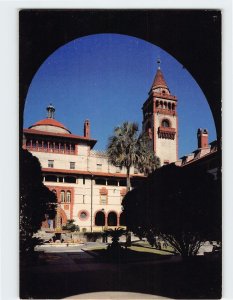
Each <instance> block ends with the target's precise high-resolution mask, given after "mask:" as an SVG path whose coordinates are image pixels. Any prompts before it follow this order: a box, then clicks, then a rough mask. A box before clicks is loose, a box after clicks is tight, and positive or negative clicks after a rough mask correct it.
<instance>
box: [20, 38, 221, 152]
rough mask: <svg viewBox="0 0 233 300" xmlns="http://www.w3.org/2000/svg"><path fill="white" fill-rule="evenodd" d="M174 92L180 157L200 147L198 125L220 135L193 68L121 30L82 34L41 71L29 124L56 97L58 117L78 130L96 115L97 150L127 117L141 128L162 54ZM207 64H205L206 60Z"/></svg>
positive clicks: (31, 94) (29, 105)
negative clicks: (158, 60)
mask: <svg viewBox="0 0 233 300" xmlns="http://www.w3.org/2000/svg"><path fill="white" fill-rule="evenodd" d="M158 57H160V59H161V70H162V72H163V74H164V77H165V80H166V82H167V84H168V86H169V89H170V91H171V93H172V94H173V95H176V96H177V98H178V117H179V157H181V156H183V155H185V154H188V153H190V152H192V151H193V150H195V149H196V148H197V138H196V132H197V129H198V128H207V129H208V131H209V141H212V140H215V139H216V131H215V125H214V121H213V117H212V114H211V111H210V108H209V105H208V103H207V101H206V98H205V96H204V94H203V92H202V90H201V89H200V87H199V86H198V84H197V83H196V82H195V80H194V79H193V77H192V76H191V75H190V73H189V72H188V70H186V69H185V68H183V66H182V65H181V64H180V63H179V62H178V61H177V60H176V59H175V58H173V57H172V56H171V55H169V54H168V53H167V52H165V51H163V50H162V49H161V48H159V47H157V46H155V45H153V44H150V43H148V42H145V41H144V40H141V39H137V38H134V37H130V36H126V35H119V34H97V35H90V36H86V37H83V38H79V39H76V40H74V41H72V42H70V43H68V44H66V45H64V46H62V47H60V48H59V49H57V50H56V51H55V52H54V53H53V54H51V55H50V56H49V57H48V58H47V60H46V61H45V62H44V63H43V64H42V65H41V67H40V68H39V70H38V71H37V73H36V74H35V76H34V78H33V80H32V82H31V85H30V88H29V91H28V95H27V98H26V103H25V110H24V128H27V127H29V126H30V125H32V124H33V123H35V122H36V121H38V120H41V119H44V118H45V117H46V107H47V106H48V104H50V103H52V104H53V105H54V106H55V108H56V112H55V118H56V119H57V120H58V121H60V122H61V123H63V124H64V125H66V126H67V127H68V128H69V129H70V130H71V132H72V133H73V134H77V135H83V123H84V120H85V119H89V120H90V124H91V137H92V138H93V139H97V140H98V142H97V144H96V146H95V149H96V150H105V148H106V145H107V141H108V137H109V136H110V135H112V133H113V129H114V127H116V126H118V125H121V124H122V123H123V122H124V121H130V122H137V123H138V124H139V126H140V128H141V123H142V110H141V108H142V105H143V103H144V101H145V100H146V99H147V97H148V92H149V90H150V87H151V84H152V82H153V79H154V76H155V73H156V70H157V64H156V61H157V58H158ZM200 67H201V66H200Z"/></svg>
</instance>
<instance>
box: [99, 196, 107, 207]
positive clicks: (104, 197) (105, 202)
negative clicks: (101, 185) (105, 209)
mask: <svg viewBox="0 0 233 300" xmlns="http://www.w3.org/2000/svg"><path fill="white" fill-rule="evenodd" d="M100 204H102V205H106V204H107V195H100Z"/></svg>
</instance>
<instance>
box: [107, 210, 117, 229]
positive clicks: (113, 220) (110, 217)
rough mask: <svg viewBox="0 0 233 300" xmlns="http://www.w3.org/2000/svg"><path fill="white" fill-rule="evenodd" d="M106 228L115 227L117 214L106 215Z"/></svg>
mask: <svg viewBox="0 0 233 300" xmlns="http://www.w3.org/2000/svg"><path fill="white" fill-rule="evenodd" d="M108 226H117V214H116V213H115V212H113V211H112V212H110V213H109V214H108Z"/></svg>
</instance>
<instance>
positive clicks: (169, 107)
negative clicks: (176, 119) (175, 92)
mask: <svg viewBox="0 0 233 300" xmlns="http://www.w3.org/2000/svg"><path fill="white" fill-rule="evenodd" d="M168 109H169V110H171V103H170V102H169V103H168Z"/></svg>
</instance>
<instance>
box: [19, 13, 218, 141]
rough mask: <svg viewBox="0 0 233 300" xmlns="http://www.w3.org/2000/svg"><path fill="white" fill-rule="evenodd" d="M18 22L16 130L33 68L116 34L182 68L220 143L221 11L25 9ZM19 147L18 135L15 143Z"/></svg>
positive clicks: (33, 72) (21, 122)
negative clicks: (82, 42)
mask: <svg viewBox="0 0 233 300" xmlns="http://www.w3.org/2000/svg"><path fill="white" fill-rule="evenodd" d="M19 22H20V24H19V25H20V27H19V33H20V43H19V54H20V59H19V77H20V79H19V95H20V124H19V125H20V129H22V128H23V110H24V103H25V99H26V95H27V92H28V88H29V86H30V83H31V81H32V78H33V76H34V75H35V73H36V72H37V70H38V68H39V67H40V65H41V64H42V63H43V62H44V61H45V59H46V58H47V57H48V56H49V55H51V54H52V53H53V52H54V51H55V50H56V49H58V48H59V47H61V46H63V45H65V44H66V43H68V42H70V41H72V40H74V39H77V38H79V37H83V36H87V35H91V34H98V33H118V34H126V35H130V36H134V37H137V38H141V39H143V40H145V41H148V42H150V43H152V44H155V45H157V46H159V47H161V48H162V49H164V50H165V51H167V52H168V53H169V54H171V55H172V56H173V57H175V58H176V59H177V60H178V61H179V62H180V63H181V64H183V66H184V67H185V68H186V69H187V70H188V71H189V72H190V73H191V75H192V76H193V77H194V78H195V80H196V81H197V83H198V84H199V86H200V87H201V89H202V91H203V92H204V94H205V96H206V98H207V101H208V103H209V105H210V109H211V111H212V114H213V117H214V121H215V126H216V131H217V137H218V140H219V141H220V139H221V11H220V10H161V9H158V10H152V9H143V10H139V9H138V10H127V9H118V10H112V9H105V10H101V9H95V10H94V9H91V10H90V9H88V10H38V9H33V10H32V9H31V10H29V9H28V10H21V11H20V13H19ZM48 24H49V26H48ZM83 24H88V26H83ZM174 24H175V26H174ZM167 32H169V36H168V35H167V34H166V33H167ZM28 41H30V43H29V42H28ZM213 45H214V47H213ZM38 49H40V51H38ZM207 53H208V55H207ZM21 143H22V136H20V145H21Z"/></svg>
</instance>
